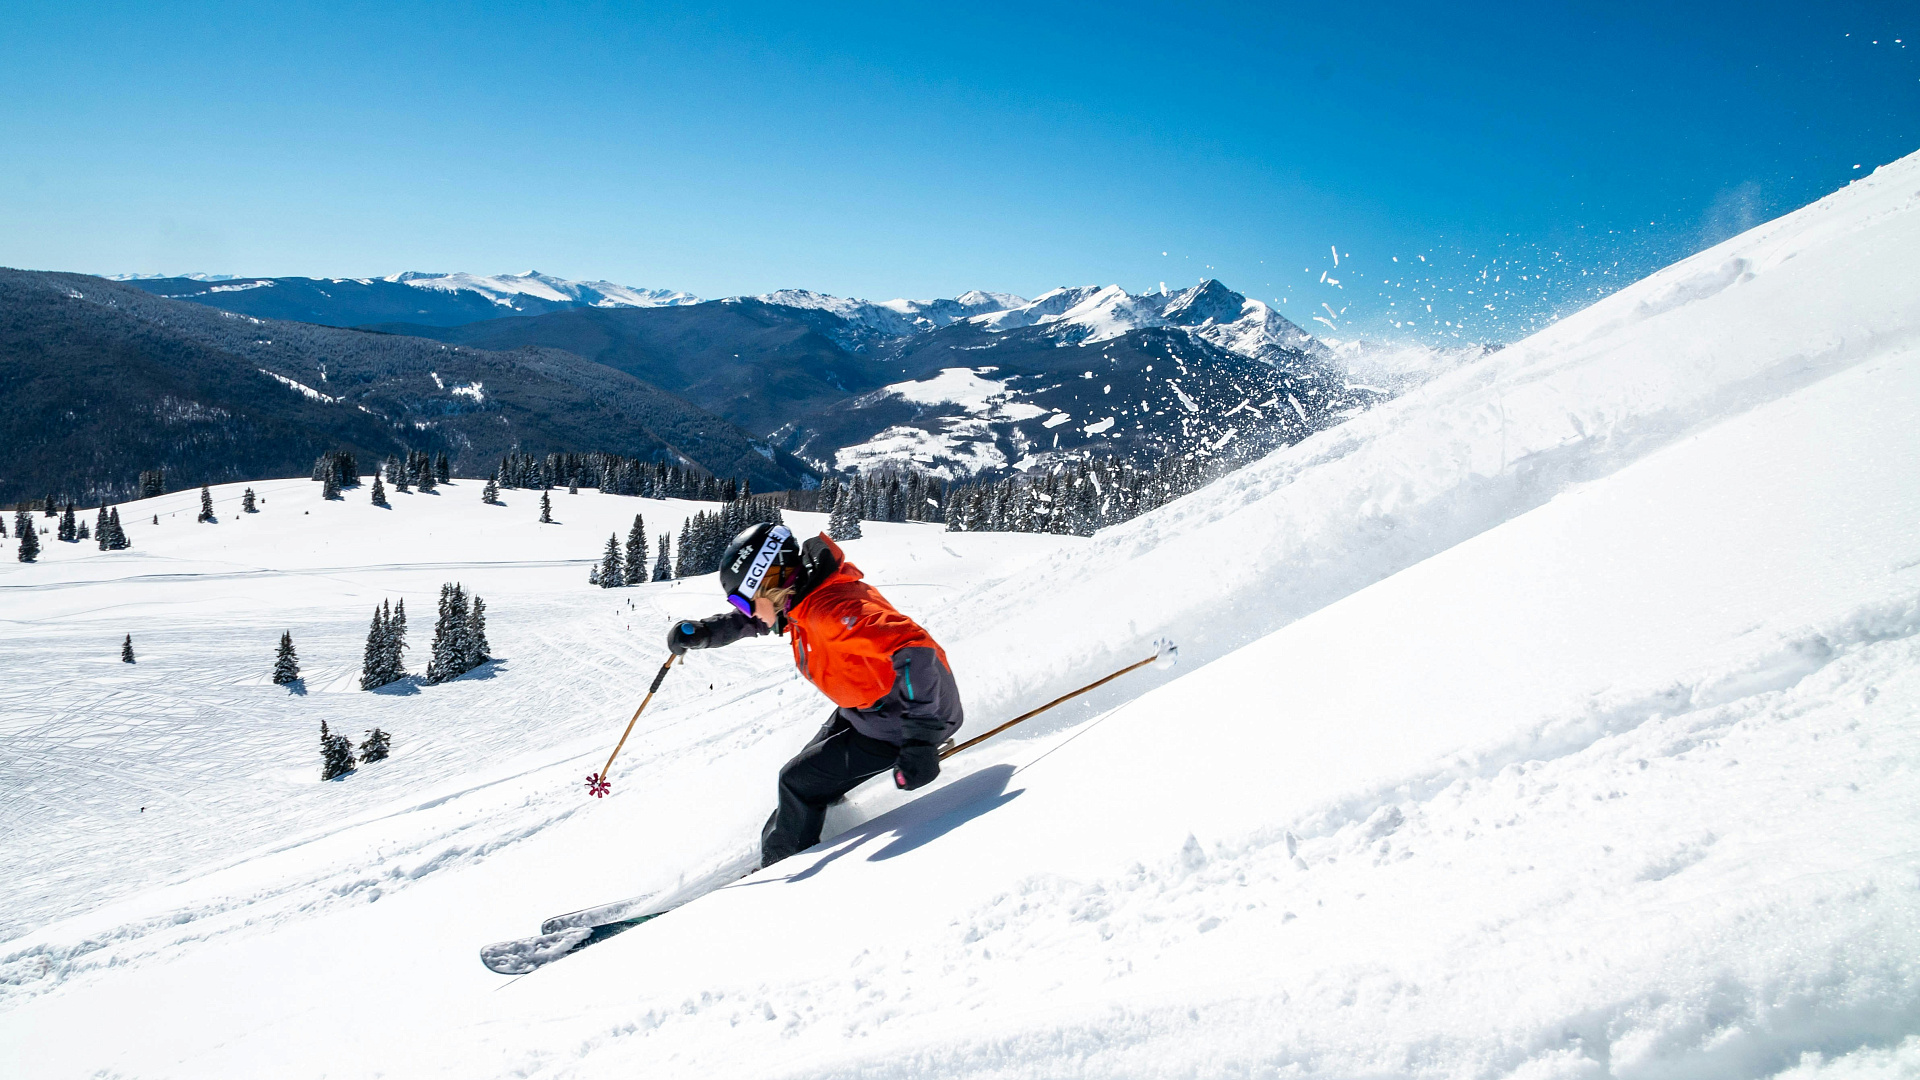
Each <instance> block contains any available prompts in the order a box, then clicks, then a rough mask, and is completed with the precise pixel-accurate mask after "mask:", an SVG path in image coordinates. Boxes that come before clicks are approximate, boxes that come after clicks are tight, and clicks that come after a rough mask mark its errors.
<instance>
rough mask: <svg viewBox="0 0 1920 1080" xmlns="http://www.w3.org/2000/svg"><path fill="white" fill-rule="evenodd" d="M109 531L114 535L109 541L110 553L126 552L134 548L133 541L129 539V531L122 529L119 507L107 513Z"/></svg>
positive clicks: (108, 548)
mask: <svg viewBox="0 0 1920 1080" xmlns="http://www.w3.org/2000/svg"><path fill="white" fill-rule="evenodd" d="M107 529H108V530H109V531H111V532H112V533H113V537H112V539H110V540H108V541H107V550H108V551H125V550H126V549H128V548H130V547H132V546H133V541H131V540H129V539H127V530H125V529H123V528H121V527H120V508H119V507H117V506H116V507H114V508H113V509H111V510H109V511H107Z"/></svg>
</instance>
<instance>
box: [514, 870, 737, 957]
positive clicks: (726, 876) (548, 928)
mask: <svg viewBox="0 0 1920 1080" xmlns="http://www.w3.org/2000/svg"><path fill="white" fill-rule="evenodd" d="M759 867H760V853H759V851H758V850H751V851H743V852H741V853H739V854H737V855H735V856H732V857H730V858H727V859H723V860H721V861H719V862H717V863H715V864H712V865H710V866H708V867H707V868H706V869H705V872H703V873H701V874H699V875H698V876H695V877H694V878H693V879H692V880H685V879H683V880H682V881H681V883H680V884H679V885H678V886H677V887H676V888H674V889H673V890H671V891H669V892H666V893H645V894H643V895H640V896H634V897H629V898H628V899H625V900H616V901H614V902H612V903H610V904H600V905H597V906H595V907H590V908H581V909H580V910H579V911H569V912H567V913H566V914H565V915H555V916H554V917H553V918H551V919H548V920H546V921H545V922H543V923H541V924H540V932H539V933H538V934H535V935H534V936H532V937H524V938H513V939H511V940H508V941H496V942H494V943H493V944H491V945H488V946H487V947H485V948H483V949H481V950H480V962H481V963H482V964H485V965H486V966H487V969H488V970H490V971H497V972H499V973H500V974H502V975H525V974H526V973H527V972H529V971H533V970H535V969H537V968H541V967H544V966H546V965H548V964H551V963H553V962H554V961H555V960H558V959H560V958H561V957H563V956H571V955H573V954H574V953H576V952H579V951H580V950H581V949H584V948H586V947H587V946H589V945H595V944H598V943H600V942H602V941H605V940H607V939H608V938H610V937H613V936H614V935H616V934H622V933H625V932H626V931H628V930H631V929H633V928H634V927H636V926H639V925H640V924H641V923H644V922H649V921H651V920H653V919H657V918H659V917H660V916H662V915H665V914H666V913H667V912H669V911H672V910H673V909H675V908H677V907H680V906H681V905H683V904H688V903H691V902H693V901H694V900H697V899H699V898H700V897H702V896H705V895H707V894H708V893H710V892H712V891H714V890H715V889H718V888H721V887H723V886H726V885H731V884H732V883H734V882H736V881H739V880H741V879H742V878H745V877H748V876H750V875H752V874H753V873H754V872H755V871H757V870H758V869H759Z"/></svg>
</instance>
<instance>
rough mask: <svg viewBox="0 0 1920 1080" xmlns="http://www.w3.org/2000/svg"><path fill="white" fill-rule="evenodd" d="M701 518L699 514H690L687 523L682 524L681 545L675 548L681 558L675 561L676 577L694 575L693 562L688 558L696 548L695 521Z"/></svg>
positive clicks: (674, 572) (674, 573)
mask: <svg viewBox="0 0 1920 1080" xmlns="http://www.w3.org/2000/svg"><path fill="white" fill-rule="evenodd" d="M699 516H700V515H699V514H690V515H688V517H687V519H686V520H685V521H682V522H681V523H680V543H679V544H678V545H677V546H676V548H675V550H677V551H678V552H679V553H680V557H679V558H678V559H675V560H674V561H673V576H674V577H677V578H679V577H686V576H687V575H688V574H691V573H693V562H692V560H690V559H689V558H688V555H690V554H691V553H692V551H693V546H694V540H693V519H694V518H697V517H699Z"/></svg>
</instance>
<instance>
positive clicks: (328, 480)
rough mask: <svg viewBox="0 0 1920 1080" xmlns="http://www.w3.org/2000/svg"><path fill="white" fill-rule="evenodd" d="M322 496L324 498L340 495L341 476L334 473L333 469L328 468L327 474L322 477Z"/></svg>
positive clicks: (333, 497)
mask: <svg viewBox="0 0 1920 1080" xmlns="http://www.w3.org/2000/svg"><path fill="white" fill-rule="evenodd" d="M320 497H321V498H323V499H337V498H339V497H340V478H339V477H337V476H335V475H333V470H332V469H328V470H327V471H326V475H324V476H322V477H321V478H320Z"/></svg>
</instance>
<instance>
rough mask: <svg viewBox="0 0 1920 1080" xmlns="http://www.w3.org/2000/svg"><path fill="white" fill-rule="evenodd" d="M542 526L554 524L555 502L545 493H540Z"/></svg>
mask: <svg viewBox="0 0 1920 1080" xmlns="http://www.w3.org/2000/svg"><path fill="white" fill-rule="evenodd" d="M540 524H542V525H551V524H553V500H552V499H550V498H548V497H547V493H546V492H544V491H543V492H541V493H540Z"/></svg>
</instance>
